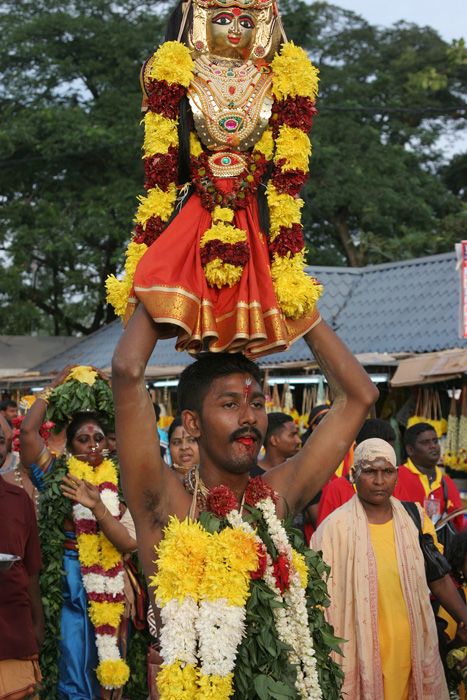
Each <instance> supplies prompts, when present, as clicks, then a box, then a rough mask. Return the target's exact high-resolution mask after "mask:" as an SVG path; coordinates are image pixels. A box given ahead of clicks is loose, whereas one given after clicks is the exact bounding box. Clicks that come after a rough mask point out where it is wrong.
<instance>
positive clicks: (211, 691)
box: [198, 673, 233, 700]
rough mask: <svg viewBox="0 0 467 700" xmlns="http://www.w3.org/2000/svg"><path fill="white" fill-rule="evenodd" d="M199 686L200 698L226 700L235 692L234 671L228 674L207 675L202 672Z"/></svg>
mask: <svg viewBox="0 0 467 700" xmlns="http://www.w3.org/2000/svg"><path fill="white" fill-rule="evenodd" d="M198 687H199V695H198V697H200V698H206V700H207V699H208V698H209V700H225V698H229V697H230V696H231V695H232V694H233V673H229V674H228V675H227V676H206V675H205V674H204V673H200V676H199V679H198Z"/></svg>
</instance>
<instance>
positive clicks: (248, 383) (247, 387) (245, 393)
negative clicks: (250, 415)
mask: <svg viewBox="0 0 467 700" xmlns="http://www.w3.org/2000/svg"><path fill="white" fill-rule="evenodd" d="M250 392H251V379H245V386H244V387H243V396H244V399H245V401H247V400H248V397H249V395H250Z"/></svg>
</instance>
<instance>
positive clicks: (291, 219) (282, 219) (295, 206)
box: [266, 182, 303, 241]
mask: <svg viewBox="0 0 467 700" xmlns="http://www.w3.org/2000/svg"><path fill="white" fill-rule="evenodd" d="M266 195H267V198H268V204H269V216H270V222H271V223H270V229H269V238H270V240H271V241H273V240H274V239H275V238H276V236H277V235H278V234H279V231H280V227H281V226H286V227H290V226H292V224H299V223H300V221H301V213H300V210H301V208H302V206H303V199H299V198H297V199H294V197H292V195H290V194H286V193H284V194H279V192H278V191H277V190H276V188H275V187H274V185H273V184H272V182H269V183H268V186H267V189H266Z"/></svg>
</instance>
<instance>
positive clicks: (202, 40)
mask: <svg viewBox="0 0 467 700" xmlns="http://www.w3.org/2000/svg"><path fill="white" fill-rule="evenodd" d="M191 6H192V7H193V21H192V23H191V27H188V30H187V32H186V36H185V37H184V38H185V41H186V44H187V46H188V48H190V49H191V50H192V51H196V52H197V53H198V54H202V53H207V52H208V51H209V46H208V41H207V35H206V27H207V22H208V21H209V16H210V14H211V13H212V11H213V10H215V9H218V8H222V7H223V8H228V7H238V8H240V9H241V10H246V11H248V12H254V13H255V15H256V31H255V37H254V41H253V44H252V47H251V52H250V58H251V59H252V60H255V59H256V60H258V59H261V60H265V61H271V60H272V57H273V56H274V54H275V53H276V51H277V50H278V49H279V45H280V43H281V41H284V43H287V38H286V36H285V33H284V29H283V27H282V22H281V19H280V15H279V10H278V7H277V1H276V0H187V1H186V2H185V3H184V10H183V20H182V24H181V27H180V34H179V40H180V39H181V37H182V35H183V33H184V30H185V25H186V20H187V17H188V13H189V10H190V7H191Z"/></svg>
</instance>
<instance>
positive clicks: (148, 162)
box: [143, 146, 178, 192]
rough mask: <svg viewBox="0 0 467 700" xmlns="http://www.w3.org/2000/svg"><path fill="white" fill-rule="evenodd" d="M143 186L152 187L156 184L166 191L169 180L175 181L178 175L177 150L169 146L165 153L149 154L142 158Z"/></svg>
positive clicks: (148, 188)
mask: <svg viewBox="0 0 467 700" xmlns="http://www.w3.org/2000/svg"><path fill="white" fill-rule="evenodd" d="M143 162H144V175H145V182H144V188H145V189H146V190H151V189H153V188H154V187H155V186H156V185H158V186H159V187H160V188H161V190H164V192H167V190H168V188H169V185H170V183H171V182H176V180H177V175H178V150H177V149H176V148H175V147H174V146H169V150H168V151H167V153H166V154H163V155H156V156H150V157H149V158H145V159H144V161H143Z"/></svg>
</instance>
